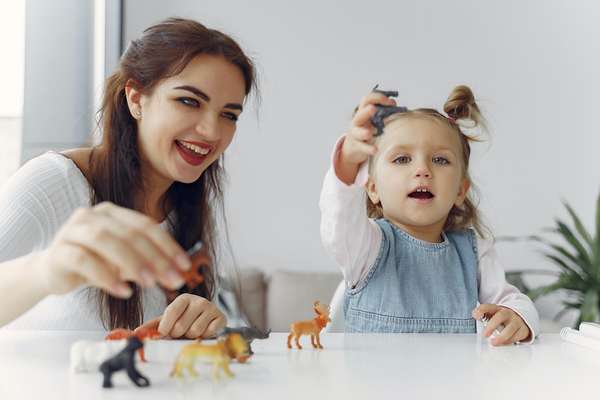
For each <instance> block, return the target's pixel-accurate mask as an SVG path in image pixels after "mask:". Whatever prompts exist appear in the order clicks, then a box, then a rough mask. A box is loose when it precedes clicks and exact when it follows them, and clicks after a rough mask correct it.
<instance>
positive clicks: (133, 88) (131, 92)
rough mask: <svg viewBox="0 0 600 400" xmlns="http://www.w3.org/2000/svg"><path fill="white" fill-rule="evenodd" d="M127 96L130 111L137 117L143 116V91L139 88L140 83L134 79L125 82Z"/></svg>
mask: <svg viewBox="0 0 600 400" xmlns="http://www.w3.org/2000/svg"><path fill="white" fill-rule="evenodd" d="M125 97H126V98H127V106H128V107H129V112H130V113H131V115H132V116H133V118H135V119H138V120H139V119H141V118H142V104H141V99H142V92H141V91H140V90H139V89H138V85H137V84H136V82H135V81H134V80H132V79H129V80H128V81H127V82H126V83H125Z"/></svg>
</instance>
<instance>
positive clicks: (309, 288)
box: [266, 270, 343, 332]
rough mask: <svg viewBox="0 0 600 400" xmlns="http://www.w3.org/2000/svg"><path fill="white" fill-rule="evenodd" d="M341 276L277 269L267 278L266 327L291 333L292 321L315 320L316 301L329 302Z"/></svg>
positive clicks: (328, 273)
mask: <svg viewBox="0 0 600 400" xmlns="http://www.w3.org/2000/svg"><path fill="white" fill-rule="evenodd" d="M342 279H343V278H342V274H341V272H321V271H319V272H307V271H303V272H299V271H286V270H277V271H274V272H273V273H271V274H270V275H269V276H268V278H267V313H266V323H267V328H269V329H271V330H272V331H273V332H289V329H290V324H291V323H292V322H295V321H298V320H309V319H313V318H314V316H315V314H314V311H313V303H314V302H315V301H316V300H319V301H320V302H321V303H324V304H329V302H330V301H331V298H332V296H333V293H334V292H335V289H336V288H337V286H338V284H339V283H340V282H341V280H342Z"/></svg>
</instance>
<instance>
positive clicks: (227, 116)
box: [223, 112, 239, 122]
mask: <svg viewBox="0 0 600 400" xmlns="http://www.w3.org/2000/svg"><path fill="white" fill-rule="evenodd" d="M223 116H224V117H225V118H227V119H230V120H232V121H234V122H235V121H237V120H238V118H239V117H238V116H237V115H236V114H234V113H229V112H226V113H223Z"/></svg>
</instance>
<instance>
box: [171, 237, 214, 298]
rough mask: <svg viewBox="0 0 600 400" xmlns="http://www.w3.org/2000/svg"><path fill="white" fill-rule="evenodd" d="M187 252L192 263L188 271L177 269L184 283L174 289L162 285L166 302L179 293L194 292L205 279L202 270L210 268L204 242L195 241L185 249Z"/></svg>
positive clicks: (210, 263) (209, 259)
mask: <svg viewBox="0 0 600 400" xmlns="http://www.w3.org/2000/svg"><path fill="white" fill-rule="evenodd" d="M187 254H188V256H189V257H190V261H191V263H192V264H191V267H190V269H189V270H188V271H179V275H180V276H181V278H182V279H183V281H184V285H183V286H182V287H181V288H179V289H176V290H171V289H167V288H164V287H163V292H164V293H165V295H166V298H167V303H171V302H172V301H173V300H175V298H176V297H177V296H179V295H180V294H183V293H194V291H195V290H196V288H197V287H198V286H200V285H201V284H202V283H204V282H205V281H206V278H205V276H204V274H203V271H204V270H210V268H211V265H212V262H211V258H210V255H209V254H208V250H207V249H206V248H205V247H204V244H203V243H202V242H201V241H198V242H196V244H194V245H193V246H192V247H191V248H190V249H188V250H187ZM196 294H200V293H196Z"/></svg>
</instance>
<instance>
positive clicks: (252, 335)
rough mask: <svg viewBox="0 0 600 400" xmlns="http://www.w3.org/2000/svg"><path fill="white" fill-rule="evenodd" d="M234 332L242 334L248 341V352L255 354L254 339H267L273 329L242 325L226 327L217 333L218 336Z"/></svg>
mask: <svg viewBox="0 0 600 400" xmlns="http://www.w3.org/2000/svg"><path fill="white" fill-rule="evenodd" d="M232 333H239V334H240V335H242V337H243V338H244V339H245V340H246V342H248V353H250V355H252V354H254V352H253V351H252V341H253V340H254V339H267V338H268V337H269V335H270V334H271V330H270V329H269V330H268V331H266V332H262V331H260V330H259V329H257V328H254V327H248V326H242V327H240V328H229V327H225V328H223V329H222V330H221V331H220V332H219V333H217V337H219V336H224V335H230V334H232Z"/></svg>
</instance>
